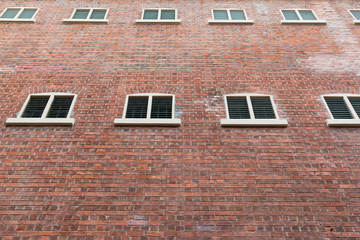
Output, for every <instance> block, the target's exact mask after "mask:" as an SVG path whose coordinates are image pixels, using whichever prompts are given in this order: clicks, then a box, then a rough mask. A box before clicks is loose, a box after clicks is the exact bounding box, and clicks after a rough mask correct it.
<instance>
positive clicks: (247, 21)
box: [208, 8, 254, 24]
mask: <svg viewBox="0 0 360 240" xmlns="http://www.w3.org/2000/svg"><path fill="white" fill-rule="evenodd" d="M214 11H226V12H227V15H228V18H229V20H215V18H214ZM230 11H243V12H244V15H245V20H232V19H231V14H230ZM211 15H212V20H208V23H209V24H211V23H231V24H234V23H238V24H252V23H254V20H249V19H248V16H247V14H246V11H245V9H236V8H221V9H220V8H217V9H212V10H211Z"/></svg>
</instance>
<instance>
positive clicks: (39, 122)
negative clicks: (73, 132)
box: [6, 118, 75, 126]
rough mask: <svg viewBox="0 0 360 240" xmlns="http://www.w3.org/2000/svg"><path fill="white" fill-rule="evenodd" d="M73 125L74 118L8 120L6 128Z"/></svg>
mask: <svg viewBox="0 0 360 240" xmlns="http://www.w3.org/2000/svg"><path fill="white" fill-rule="evenodd" d="M74 124H75V119H74V118H8V119H7V120H6V125H7V126H13V125H31V126H46V125H57V126H72V125H74Z"/></svg>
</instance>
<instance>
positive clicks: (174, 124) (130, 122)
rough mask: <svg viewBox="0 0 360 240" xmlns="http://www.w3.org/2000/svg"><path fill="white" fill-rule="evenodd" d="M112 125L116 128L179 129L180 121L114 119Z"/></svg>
mask: <svg viewBox="0 0 360 240" xmlns="http://www.w3.org/2000/svg"><path fill="white" fill-rule="evenodd" d="M114 125H116V126H131V125H133V126H168V127H179V126H180V125H181V119H164V118H151V119H146V118H126V119H123V118H115V120H114Z"/></svg>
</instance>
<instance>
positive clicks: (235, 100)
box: [227, 97, 250, 119]
mask: <svg viewBox="0 0 360 240" xmlns="http://www.w3.org/2000/svg"><path fill="white" fill-rule="evenodd" d="M227 104H228V111H229V118H230V119H250V113H249V107H248V104H247V101H246V97H227Z"/></svg>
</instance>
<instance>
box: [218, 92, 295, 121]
mask: <svg viewBox="0 0 360 240" xmlns="http://www.w3.org/2000/svg"><path fill="white" fill-rule="evenodd" d="M228 97H230V98H231V97H246V101H247V105H248V109H249V113H250V119H230V114H229V108H228V102H227V98H228ZM251 97H270V101H271V105H272V107H273V111H274V113H275V119H256V118H255V114H254V111H253V108H252V103H251V99H250V98H251ZM224 102H225V111H226V119H221V121H220V124H221V126H222V127H286V126H287V125H288V121H287V120H286V119H280V118H279V115H278V113H277V108H276V105H275V102H274V98H273V96H271V95H266V94H248V93H246V94H228V95H225V96H224Z"/></svg>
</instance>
